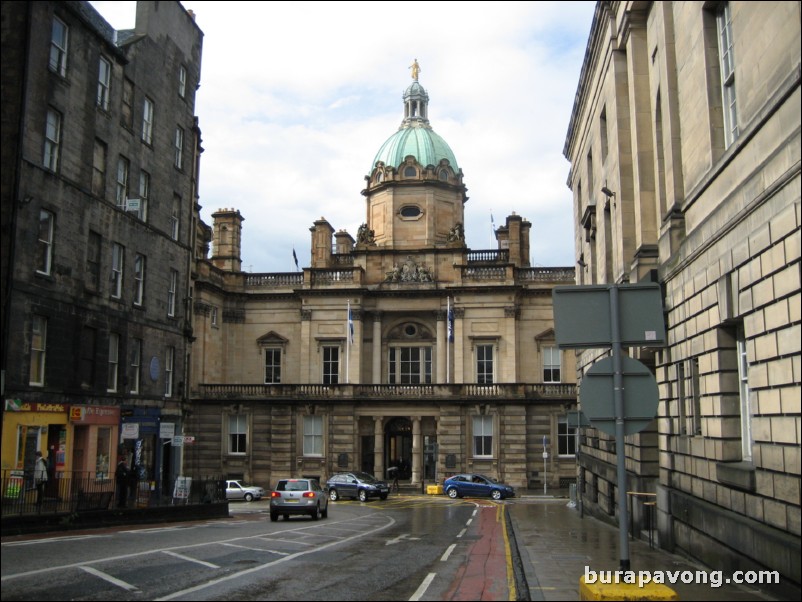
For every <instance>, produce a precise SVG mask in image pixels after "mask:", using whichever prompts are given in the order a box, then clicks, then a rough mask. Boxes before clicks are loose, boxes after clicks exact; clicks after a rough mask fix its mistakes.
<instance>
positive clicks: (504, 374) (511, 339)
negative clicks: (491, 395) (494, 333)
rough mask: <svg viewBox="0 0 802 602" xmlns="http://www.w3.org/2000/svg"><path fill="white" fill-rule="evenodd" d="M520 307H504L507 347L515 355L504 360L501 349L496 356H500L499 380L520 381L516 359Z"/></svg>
mask: <svg viewBox="0 0 802 602" xmlns="http://www.w3.org/2000/svg"><path fill="white" fill-rule="evenodd" d="M519 313H520V312H519V311H518V307H516V306H510V307H505V308H504V318H505V320H504V322H505V330H506V334H505V336H506V338H507V342H508V345H507V349H512V353H513V357H512V358H510V359H511V361H502V359H501V351H500V350H499V354H498V355H497V356H496V357H497V358H498V367H499V370H498V372H497V374H498V379H499V380H498V382H507V383H517V382H518V371H517V367H516V364H517V363H518V362H516V361H515V355H514V354H515V352H516V351H517V349H518V341H517V333H518V328H517V322H518V314H519Z"/></svg>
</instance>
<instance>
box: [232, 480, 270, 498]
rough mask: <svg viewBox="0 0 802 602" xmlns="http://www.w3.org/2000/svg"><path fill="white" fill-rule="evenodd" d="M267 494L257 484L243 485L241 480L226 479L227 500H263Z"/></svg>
mask: <svg viewBox="0 0 802 602" xmlns="http://www.w3.org/2000/svg"><path fill="white" fill-rule="evenodd" d="M264 495H265V490H264V489H262V488H261V487H257V486H256V485H243V484H242V483H241V482H240V481H226V499H227V500H245V501H246V502H251V501H253V500H261V499H262V498H263V497H264Z"/></svg>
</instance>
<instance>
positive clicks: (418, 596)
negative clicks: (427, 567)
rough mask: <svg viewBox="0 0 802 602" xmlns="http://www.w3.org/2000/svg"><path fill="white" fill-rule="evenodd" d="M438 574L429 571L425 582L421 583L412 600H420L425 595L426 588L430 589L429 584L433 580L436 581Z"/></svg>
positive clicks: (413, 601) (412, 601) (411, 601)
mask: <svg viewBox="0 0 802 602" xmlns="http://www.w3.org/2000/svg"><path fill="white" fill-rule="evenodd" d="M436 576H437V573H429V574H428V575H426V579H424V580H423V583H421V584H420V585H419V586H418V589H416V590H415V593H414V594H412V597H411V598H410V602H415V601H416V600H420V599H421V598H422V597H423V594H425V593H426V590H427V589H429V586H430V585H431V584H432V581H434V578H435V577H436Z"/></svg>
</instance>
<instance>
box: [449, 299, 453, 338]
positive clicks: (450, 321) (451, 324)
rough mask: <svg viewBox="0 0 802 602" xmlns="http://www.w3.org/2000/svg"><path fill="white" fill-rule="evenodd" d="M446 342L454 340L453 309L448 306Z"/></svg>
mask: <svg viewBox="0 0 802 602" xmlns="http://www.w3.org/2000/svg"><path fill="white" fill-rule="evenodd" d="M448 342H449V343H453V342H454V310H453V309H451V307H449V308H448Z"/></svg>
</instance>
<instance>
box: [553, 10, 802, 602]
mask: <svg viewBox="0 0 802 602" xmlns="http://www.w3.org/2000/svg"><path fill="white" fill-rule="evenodd" d="M565 156H566V157H567V158H568V159H569V160H570V162H571V172H570V175H569V185H570V187H571V189H572V190H573V193H574V216H575V224H576V259H577V261H578V264H579V266H580V269H579V270H578V275H577V283H578V284H600V283H622V282H638V281H644V280H646V281H656V282H659V283H660V284H661V285H662V288H663V291H664V300H663V301H664V308H665V319H666V326H667V333H668V345H667V346H666V347H665V348H664V349H662V350H658V351H657V352H656V353H649V352H647V351H645V350H642V349H631V350H630V353H631V354H632V355H633V356H635V357H638V358H639V359H640V360H641V361H643V362H645V363H647V364H650V365H651V366H653V368H654V370H655V374H656V377H657V381H658V383H659V390H660V405H659V410H658V412H659V413H658V417H657V420H656V421H655V422H654V425H653V428H652V429H650V430H647V431H645V432H642V433H641V434H639V435H636V436H631V437H629V438H628V439H627V445H626V449H625V453H626V465H627V471H628V475H627V476H628V488H629V489H630V490H632V491H641V492H647V493H653V494H656V497H655V499H656V508H657V518H658V526H659V539H660V544H661V545H662V546H664V547H667V548H670V549H674V550H678V551H682V552H684V553H687V554H690V555H692V556H695V557H697V558H699V559H701V560H702V561H704V562H705V563H706V564H708V565H710V566H712V567H715V568H718V569H724V570H757V569H771V570H776V571H779V573H780V575H781V577H782V584H783V586H787V587H789V588H791V589H794V588H796V589H797V594H798V588H799V584H800V581H802V579H800V437H801V436H802V435H801V433H802V430H801V429H800V380H801V379H802V365H801V364H800V338H801V337H800V322H801V320H802V317H801V316H800V4H799V3H798V2H765V3H760V4H755V3H751V2H654V3H652V2H649V3H643V2H616V3H609V2H600V3H598V5H597V9H596V14H595V17H594V20H593V25H592V28H591V33H590V38H589V40H588V46H587V51H586V54H585V62H584V65H583V68H582V72H581V75H580V80H579V85H578V89H577V95H576V101H575V105H574V109H573V114H572V117H571V122H570V125H569V129H568V135H567V139H566V142H565ZM602 354H603V350H593V351H585V352H582V353H580V354H578V356H577V357H578V371H579V376H580V378H581V375H582V374H583V373H584V372H586V371H587V369H588V368H589V367H590V365H591V364H592V363H593V362H595V361H596V360H597V359H598V358H599V357H600V356H601V355H602ZM580 387H581V383H580ZM581 402H582V399H581V396H580V404H581ZM580 451H581V456H580V465H581V472H582V477H583V481H584V484H585V485H584V487H583V488H582V489H583V491H582V499H583V501H584V503H585V507H586V508H587V509H590V510H592V511H593V512H595V513H596V514H598V515H602V516H610V517H611V518H614V516H615V513H616V511H617V509H616V507H615V501H616V495H615V492H614V489H615V451H616V450H615V445H614V441H613V440H612V438H610V437H608V436H606V435H604V434H603V433H601V432H599V431H597V430H595V429H586V430H583V436H582V437H581V449H580ZM641 509H642V508H641V506H640V504H639V503H637V502H636V503H635V504H634V510H635V518H636V520H640V521H642V519H643V515H642V513H641ZM641 524H643V522H641Z"/></svg>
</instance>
